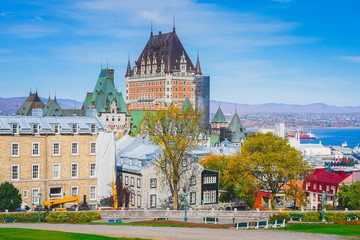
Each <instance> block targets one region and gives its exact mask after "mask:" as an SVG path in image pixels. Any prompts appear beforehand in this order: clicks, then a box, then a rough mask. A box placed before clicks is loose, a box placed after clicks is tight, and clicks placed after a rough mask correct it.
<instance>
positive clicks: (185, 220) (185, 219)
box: [184, 193, 187, 222]
mask: <svg viewBox="0 0 360 240" xmlns="http://www.w3.org/2000/svg"><path fill="white" fill-rule="evenodd" d="M184 196H185V217H184V222H187V217H186V197H187V193H185V195H184Z"/></svg>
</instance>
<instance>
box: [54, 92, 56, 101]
mask: <svg viewBox="0 0 360 240" xmlns="http://www.w3.org/2000/svg"><path fill="white" fill-rule="evenodd" d="M54 101H55V102H56V91H55V97H54Z"/></svg>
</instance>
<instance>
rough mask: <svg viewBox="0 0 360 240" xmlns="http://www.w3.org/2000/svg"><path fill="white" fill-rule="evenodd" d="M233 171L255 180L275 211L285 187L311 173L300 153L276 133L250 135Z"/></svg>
mask: <svg viewBox="0 0 360 240" xmlns="http://www.w3.org/2000/svg"><path fill="white" fill-rule="evenodd" d="M233 167H234V170H235V171H238V172H239V173H243V174H249V175H251V176H253V177H254V178H255V180H256V183H257V185H258V186H259V189H262V190H263V191H266V192H269V193H270V195H271V206H272V208H275V195H276V194H277V193H279V191H280V190H282V189H283V188H284V185H285V184H286V183H287V182H288V181H290V180H294V179H298V178H299V177H300V176H302V175H304V174H305V173H306V172H307V171H308V167H307V165H306V161H305V160H304V159H303V156H302V155H301V153H300V152H299V151H297V150H296V149H295V148H293V147H291V146H290V145H289V143H288V141H287V139H283V138H281V137H277V136H275V135H274V134H273V133H267V134H261V133H254V134H250V135H249V137H248V138H247V140H246V142H245V143H244V145H243V146H242V149H241V152H240V154H239V156H238V157H237V160H236V161H235V164H233Z"/></svg>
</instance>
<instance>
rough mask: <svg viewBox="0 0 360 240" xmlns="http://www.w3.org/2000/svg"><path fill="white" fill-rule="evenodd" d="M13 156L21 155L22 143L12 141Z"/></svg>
mask: <svg viewBox="0 0 360 240" xmlns="http://www.w3.org/2000/svg"><path fill="white" fill-rule="evenodd" d="M11 156H12V157H19V156H20V143H11Z"/></svg>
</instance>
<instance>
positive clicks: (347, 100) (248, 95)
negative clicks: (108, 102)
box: [0, 0, 360, 106]
mask: <svg viewBox="0 0 360 240" xmlns="http://www.w3.org/2000/svg"><path fill="white" fill-rule="evenodd" d="M359 7H360V2H358V1H353V0H352V1H351V0H342V1H338V0H317V1H314V0H255V1H254V0H237V1H226V0H210V1H203V0H199V1H194V0H167V1H163V0H152V1H149V0H132V1H124V0H76V1H74V0H52V1H50V0H49V1H43V0H42V1H40V0H28V1H25V0H23V1H19V0H11V1H0V77H1V78H0V97H19V96H27V95H28V94H29V91H30V89H31V90H32V91H35V90H36V89H37V91H38V93H39V95H40V96H41V97H48V96H49V94H50V96H51V97H53V96H54V95H55V94H56V96H57V98H68V99H76V100H78V101H83V100H84V98H85V96H86V92H91V91H93V88H94V86H95V83H96V80H97V77H98V75H99V73H100V69H101V66H102V67H103V68H105V67H106V66H108V67H111V68H114V69H115V84H116V86H117V88H118V89H119V90H120V91H122V92H124V89H125V78H124V75H125V71H126V65H127V60H128V56H130V59H131V63H132V65H133V62H134V60H136V59H137V58H138V56H139V55H140V53H141V51H142V50H143V48H144V46H145V44H146V42H147V40H148V39H149V37H150V26H151V21H152V22H153V31H154V34H155V33H156V34H157V32H158V31H162V32H163V33H166V32H170V31H172V27H173V17H174V16H175V19H176V20H175V22H176V23H175V24H176V32H177V34H178V36H179V38H180V40H181V41H182V43H183V45H184V47H185V49H186V51H187V53H188V55H189V56H190V58H191V59H192V61H193V63H194V64H195V63H196V55H197V49H199V54H200V62H201V68H202V72H203V74H206V75H210V78H211V84H210V87H211V91H210V94H211V95H210V98H211V99H213V100H218V101H226V102H237V103H242V104H263V103H287V104H311V103H325V104H329V105H335V106H360V97H359V93H360V84H359V83H360V81H359V80H360V68H359V67H360V44H359V42H360V31H358V28H359V26H358V24H359V22H360V14H358V9H359Z"/></svg>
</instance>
